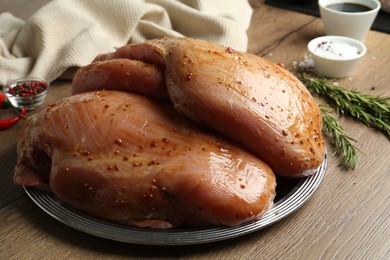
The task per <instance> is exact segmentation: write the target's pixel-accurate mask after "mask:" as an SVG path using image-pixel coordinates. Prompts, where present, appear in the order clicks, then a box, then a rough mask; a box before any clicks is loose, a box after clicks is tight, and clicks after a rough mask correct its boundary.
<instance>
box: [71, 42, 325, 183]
mask: <svg viewBox="0 0 390 260" xmlns="http://www.w3.org/2000/svg"><path fill="white" fill-rule="evenodd" d="M129 61H138V62H139V63H137V64H135V63H129ZM102 67H104V69H102ZM151 67H152V68H153V69H151ZM96 71H99V73H96ZM124 71H125V72H124ZM137 71H138V73H139V71H142V75H144V77H145V78H147V79H151V80H148V84H146V85H145V86H144V85H142V86H140V85H139V84H137V83H136V81H137V79H132V77H131V75H134V74H137ZM113 75H115V78H116V79H115V81H114V82H115V84H112V82H113V81H112V78H113ZM97 82H98V83H97ZM93 89H118V90H125V91H133V92H135V93H141V94H144V95H149V96H153V97H158V98H168V96H169V99H170V100H171V102H172V103H173V105H174V107H175V108H176V109H177V110H178V111H179V112H180V113H182V114H184V115H186V116H187V117H188V118H191V119H192V120H195V121H197V122H199V123H201V124H203V125H206V126H207V127H210V128H212V129H214V130H216V131H218V132H220V133H222V134H224V135H226V136H228V137H230V138H233V139H234V140H236V141H237V142H239V143H241V144H243V145H245V146H246V147H247V148H248V149H250V150H251V151H252V152H253V153H254V154H255V155H256V156H258V157H259V158H261V159H263V160H264V161H265V162H266V163H267V164H269V165H270V166H271V168H272V169H273V170H274V171H275V173H277V174H280V175H283V176H288V177H302V176H307V175H310V174H312V173H313V172H314V171H315V169H316V168H318V166H319V165H320V164H321V163H322V161H323V159H324V153H325V145H324V141H323V138H322V134H321V127H322V117H321V113H320V110H319V108H318V106H317V104H316V103H315V101H314V100H313V97H312V96H311V94H310V93H309V92H308V90H307V89H306V88H305V87H304V85H303V84H302V83H301V82H300V81H299V80H298V79H297V78H296V77H295V76H293V75H292V74H291V73H289V72H288V71H287V70H285V69H283V68H281V67H280V66H277V65H275V64H273V63H272V62H270V61H268V60H266V59H263V58H260V57H258V56H256V55H252V54H249V53H243V52H238V51H235V50H233V49H231V48H229V47H224V46H220V45H217V44H214V43H211V42H206V41H203V40H197V39H190V38H172V37H165V38H161V39H155V40H150V41H147V42H145V43H143V44H136V45H127V46H123V47H121V48H119V49H117V50H116V51H115V52H113V53H107V54H102V55H99V56H98V57H96V59H95V60H94V62H92V63H91V64H90V65H87V66H85V67H82V68H81V69H80V70H79V71H78V72H77V73H76V75H75V77H74V81H73V92H74V93H80V92H84V91H88V90H93Z"/></svg>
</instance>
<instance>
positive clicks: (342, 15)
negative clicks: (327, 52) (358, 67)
mask: <svg viewBox="0 0 390 260" xmlns="http://www.w3.org/2000/svg"><path fill="white" fill-rule="evenodd" d="M340 3H350V4H359V5H364V6H367V7H369V8H370V9H371V10H369V11H363V12H345V11H336V10H334V9H331V8H329V5H332V4H340ZM318 5H319V7H320V14H321V18H322V22H323V24H324V29H325V34H326V35H340V36H347V37H351V38H354V39H356V40H358V41H363V40H364V37H365V36H366V34H367V32H368V31H369V30H370V28H371V26H372V24H373V23H374V20H375V17H376V16H377V14H378V12H379V9H380V8H381V4H380V2H379V1H378V0H319V1H318Z"/></svg>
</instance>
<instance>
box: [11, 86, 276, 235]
mask: <svg viewBox="0 0 390 260" xmlns="http://www.w3.org/2000/svg"><path fill="white" fill-rule="evenodd" d="M17 152H18V161H17V166H16V168H15V175H14V182H15V183H16V184H19V185H25V186H40V187H43V188H49V189H50V190H51V191H52V192H53V193H54V194H55V195H56V196H57V197H58V198H59V199H60V200H61V201H64V202H66V203H68V204H70V205H72V206H73V207H75V208H78V209H81V210H83V211H85V212H87V213H89V214H92V215H94V216H97V217H101V218H103V219H107V220H111V221H116V222H121V223H125V224H129V225H134V226H138V227H153V228H170V227H183V226H207V225H227V226H235V225H238V224H240V223H243V222H246V221H249V220H252V219H256V218H259V216H261V215H262V214H263V213H264V212H266V211H267V209H268V208H269V207H270V206H271V205H272V201H273V198H274V196H275V186H276V183H275V176H274V174H273V172H272V170H271V169H270V168H269V167H268V166H267V165H266V164H265V163H263V162H262V161H261V160H260V159H258V158H257V157H255V156H253V155H252V154H250V153H249V152H248V151H247V150H246V149H245V148H242V147H240V146H239V145H237V144H236V143H234V142H233V141H230V140H229V139H227V138H225V137H223V136H221V135H218V134H216V133H214V132H211V131H209V130H207V129H204V128H203V127H200V126H199V125H198V124H196V123H194V122H192V121H190V120H188V119H186V118H184V117H183V116H181V115H180V114H179V113H177V111H176V110H175V109H174V108H173V107H172V105H171V104H170V103H169V102H166V101H158V100H155V99H151V98H147V97H144V96H141V95H137V94H132V93H127V92H120V91H97V92H89V93H83V94H78V95H74V96H71V97H68V98H65V99H63V100H60V101H58V102H57V103H54V104H51V105H49V106H48V107H47V109H45V110H42V111H40V112H39V113H37V114H35V115H32V116H31V117H29V118H28V119H27V120H26V121H25V123H24V124H23V126H22V127H21V129H20V132H19V136H18V144H17Z"/></svg>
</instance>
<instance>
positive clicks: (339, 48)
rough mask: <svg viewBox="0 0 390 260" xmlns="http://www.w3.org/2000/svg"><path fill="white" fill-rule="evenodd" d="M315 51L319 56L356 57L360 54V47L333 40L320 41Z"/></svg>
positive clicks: (335, 57) (334, 57)
mask: <svg viewBox="0 0 390 260" xmlns="http://www.w3.org/2000/svg"><path fill="white" fill-rule="evenodd" d="M313 52H314V53H315V54H317V55H318V56H321V57H324V58H333V59H348V58H354V57H356V56H357V55H359V54H360V51H359V49H358V48H356V47H355V46H352V45H351V44H348V43H344V42H332V41H329V42H327V41H324V42H321V43H319V44H318V45H317V46H316V48H315V49H314V50H313Z"/></svg>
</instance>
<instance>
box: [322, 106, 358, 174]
mask: <svg viewBox="0 0 390 260" xmlns="http://www.w3.org/2000/svg"><path fill="white" fill-rule="evenodd" d="M320 109H321V113H322V119H323V123H324V124H323V128H324V129H323V130H324V131H325V132H326V133H328V134H329V135H330V136H331V137H332V139H333V142H334V146H335V152H334V156H337V157H339V156H341V157H342V158H341V162H340V164H339V166H341V167H343V168H345V169H346V170H348V169H352V170H354V169H355V168H356V165H357V163H358V157H357V152H358V151H359V150H358V149H357V148H356V147H355V145H354V144H352V142H354V143H355V142H356V141H355V140H354V139H352V138H351V137H349V136H348V135H347V133H346V132H345V131H344V129H343V128H342V126H341V125H340V124H339V122H337V120H336V119H335V118H334V117H333V116H332V115H331V112H332V109H330V108H329V107H326V106H323V105H320Z"/></svg>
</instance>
